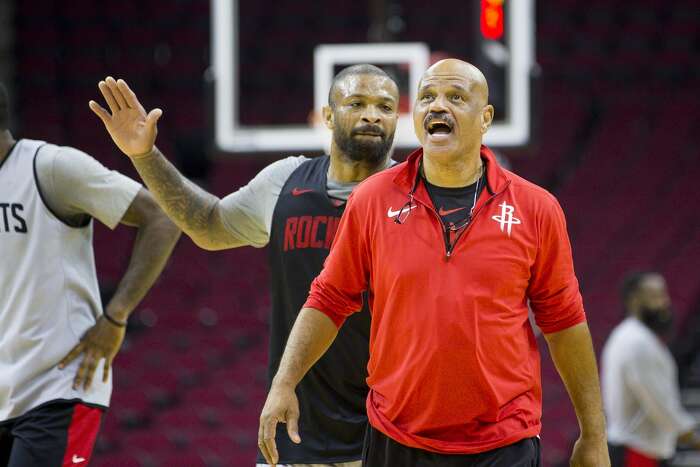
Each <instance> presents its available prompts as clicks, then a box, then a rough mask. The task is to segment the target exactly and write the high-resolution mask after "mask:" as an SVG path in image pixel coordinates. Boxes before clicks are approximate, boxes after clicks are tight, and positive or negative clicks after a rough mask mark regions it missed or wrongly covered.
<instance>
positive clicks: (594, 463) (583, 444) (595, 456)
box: [569, 436, 610, 467]
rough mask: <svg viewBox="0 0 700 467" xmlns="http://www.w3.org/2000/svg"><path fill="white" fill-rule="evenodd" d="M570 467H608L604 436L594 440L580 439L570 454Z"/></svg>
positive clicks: (606, 446)
mask: <svg viewBox="0 0 700 467" xmlns="http://www.w3.org/2000/svg"><path fill="white" fill-rule="evenodd" d="M569 465H571V467H610V456H609V454H608V443H607V442H606V440H605V436H601V437H598V438H595V439H586V438H584V437H580V438H579V439H578V440H577V441H576V444H575V445H574V451H573V453H572V454H571V462H570V464H569Z"/></svg>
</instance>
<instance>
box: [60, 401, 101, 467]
mask: <svg viewBox="0 0 700 467" xmlns="http://www.w3.org/2000/svg"><path fill="white" fill-rule="evenodd" d="M102 413H103V412H102V409H98V408H96V407H88V406H87V405H84V404H75V407H74V408H73V417H72V418H71V421H70V426H69V427H68V441H67V443H66V453H65V455H64V456H63V467H75V466H86V465H88V464H89V463H90V457H91V456H92V448H93V447H94V446H95V440H96V439H97V432H98V431H100V421H101V420H102Z"/></svg>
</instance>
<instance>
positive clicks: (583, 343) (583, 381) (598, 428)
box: [545, 323, 610, 467]
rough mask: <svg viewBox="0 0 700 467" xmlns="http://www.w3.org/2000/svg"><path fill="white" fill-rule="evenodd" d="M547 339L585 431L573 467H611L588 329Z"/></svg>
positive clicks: (574, 329)
mask: <svg viewBox="0 0 700 467" xmlns="http://www.w3.org/2000/svg"><path fill="white" fill-rule="evenodd" d="M545 339H546V340H547V345H548V346H549V352H550V353H551V354H552V360H553V361H554V364H555V365H556V367H557V370H558V371H559V375H560V376H561V379H562V381H564V386H566V390H567V392H568V393H569V397H570V398H571V402H572V403H573V405H574V410H575V411H576V417H577V418H578V423H579V426H580V429H581V436H580V437H579V439H578V441H577V442H576V445H575V446H574V452H573V453H572V455H571V465H572V467H604V466H609V465H610V459H609V457H608V447H607V441H606V436H605V416H604V415H603V404H602V401H601V397H600V383H599V381H598V368H597V366H596V361H595V353H594V352H593V343H592V342H591V334H590V332H589V331H588V325H587V324H586V323H580V324H577V325H575V326H572V327H570V328H567V329H564V330H562V331H558V332H553V333H550V334H545Z"/></svg>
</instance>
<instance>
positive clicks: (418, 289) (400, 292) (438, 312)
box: [259, 60, 610, 467]
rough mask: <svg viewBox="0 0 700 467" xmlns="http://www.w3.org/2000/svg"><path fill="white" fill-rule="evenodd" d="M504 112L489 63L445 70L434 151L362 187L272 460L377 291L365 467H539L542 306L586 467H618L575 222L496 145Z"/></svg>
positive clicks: (431, 129) (429, 98)
mask: <svg viewBox="0 0 700 467" xmlns="http://www.w3.org/2000/svg"><path fill="white" fill-rule="evenodd" d="M493 113H494V110H493V107H492V106H491V105H489V103H488V86H487V84H486V80H485V79H484V76H483V75H482V74H481V72H480V71H479V70H478V69H476V68H475V67H474V66H472V65H470V64H468V63H465V62H462V61H459V60H443V61H440V62H438V63H436V64H435V65H434V66H432V67H431V68H429V69H428V70H427V71H426V72H425V74H424V76H423V78H422V80H421V83H420V88H419V92H418V98H417V101H416V105H415V107H414V124H415V130H416V134H417V136H418V138H419V140H420V142H421V144H422V148H421V149H418V150H417V151H415V152H414V153H413V154H411V155H410V156H409V157H408V159H407V161H406V162H405V163H402V164H398V165H396V166H394V167H393V168H390V169H388V170H385V171H383V172H380V173H378V174H376V175H374V176H372V177H370V178H369V179H367V180H366V181H365V182H364V183H363V184H362V185H360V186H359V187H358V188H357V189H356V190H355V191H354V193H353V195H352V196H351V197H350V199H349V200H348V206H347V208H346V210H345V214H344V216H343V219H342V220H341V223H340V226H339V228H338V233H337V236H336V238H335V242H334V243H333V247H332V249H331V252H330V254H329V256H328V259H327V260H326V263H325V265H324V269H323V271H322V272H321V274H320V275H319V276H318V277H317V278H316V279H315V280H314V282H313V284H312V286H311V292H310V294H309V297H308V299H307V301H306V303H305V305H304V307H303V309H302V310H301V312H300V313H299V317H298V318H297V320H296V323H295V324H294V327H293V328H292V332H291V334H290V336H289V340H288V342H287V346H286V349H285V351H284V354H283V356H282V361H281V363H280V365H279V370H278V372H277V374H276V376H275V378H274V380H273V384H272V387H271V389H270V393H269V395H268V398H267V401H266V403H265V406H264V408H263V411H262V415H261V418H260V423H261V425H260V440H259V444H260V445H261V446H263V454H265V456H266V458H267V459H268V461H269V462H270V463H273V464H274V463H275V462H277V450H276V444H275V438H274V435H275V429H276V425H277V423H280V422H281V423H286V425H287V431H288V433H289V436H290V437H291V438H292V439H294V440H296V441H298V440H299V434H298V432H297V417H298V415H297V414H298V412H297V407H298V404H297V399H296V395H295V392H294V388H295V387H296V385H297V384H298V382H299V381H300V380H301V379H302V377H303V375H304V374H305V373H306V372H307V371H308V370H309V368H310V367H311V366H312V365H313V364H314V362H316V360H318V359H319V358H320V357H321V356H322V355H323V353H324V352H325V350H326V349H327V348H328V347H329V346H330V345H331V343H332V342H333V340H334V338H335V336H336V334H337V332H338V329H339V328H340V327H341V326H342V325H343V323H344V322H345V320H346V319H347V318H348V317H350V316H351V315H352V314H353V313H354V312H355V311H356V310H357V309H359V307H360V304H361V303H362V293H363V292H365V291H368V292H369V293H368V296H369V304H370V309H371V310H372V323H371V330H370V358H369V363H368V372H369V377H368V379H367V382H368V384H369V388H370V390H369V394H368V397H367V414H368V417H369V422H370V426H369V427H368V431H367V434H366V436H365V448H364V453H363V465H365V466H369V467H383V466H386V467H389V466H392V467H395V466H414V465H415V466H417V465H420V466H486V465H488V466H504V467H513V466H537V465H540V445H539V437H538V435H539V432H540V427H541V420H540V416H541V413H542V388H541V381H540V357H539V353H538V350H537V344H536V341H535V337H534V335H533V333H532V328H531V326H530V325H529V322H528V301H529V302H530V305H531V307H532V309H533V311H534V315H535V318H536V320H537V324H538V325H539V327H540V328H541V329H542V331H543V332H544V333H545V336H546V339H547V343H548V344H549V349H550V352H551V354H552V358H553V359H554V361H555V363H556V365H557V368H558V369H559V372H560V374H561V377H562V379H563V380H564V383H565V384H566V387H567V389H568V390H569V393H570V395H571V399H572V401H573V405H574V408H575V409H576V414H577V416H578V419H579V423H580V426H581V437H580V438H579V440H578V441H577V443H576V446H575V448H574V452H573V454H572V457H571V464H572V465H574V466H588V467H594V466H595V467H600V466H607V465H610V463H609V459H608V454H607V447H606V439H605V422H604V417H603V411H602V404H601V400H600V390H599V384H598V377H597V374H598V372H597V368H596V362H595V356H594V353H593V348H592V345H591V338H590V334H589V331H588V327H587V325H586V322H585V320H586V317H585V313H584V310H583V304H582V300H581V295H580V293H579V288H578V281H577V280H576V276H575V274H574V268H573V262H572V256H571V247H570V244H569V239H568V235H567V232H566V226H565V220H564V215H563V213H562V210H561V208H560V206H559V204H558V203H557V201H556V199H555V198H554V196H552V195H551V194H549V193H548V192H547V191H545V190H544V189H542V188H539V187H537V186H535V185H533V184H532V183H530V182H527V181H526V180H523V179H522V178H520V177H518V176H517V175H514V174H513V173H511V172H508V171H507V170H505V169H503V168H501V167H500V166H499V165H498V163H497V162H496V159H495V158H494V156H493V153H492V152H491V151H490V150H489V149H488V148H487V147H486V146H484V145H482V137H483V135H484V134H485V133H486V131H487V130H488V128H489V126H490V125H491V122H492V119H493ZM301 442H302V443H303V442H304V440H303V436H302V438H301Z"/></svg>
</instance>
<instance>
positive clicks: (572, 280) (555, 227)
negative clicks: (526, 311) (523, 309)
mask: <svg viewBox="0 0 700 467" xmlns="http://www.w3.org/2000/svg"><path fill="white" fill-rule="evenodd" d="M548 198H549V199H546V200H545V202H544V203H543V208H542V210H541V214H540V219H539V221H538V232H539V235H538V237H539V238H538V243H539V245H538V251H537V255H536V258H535V262H534V264H533V266H532V269H531V277H530V285H529V287H528V298H529V299H530V306H531V307H532V311H533V313H534V315H535V321H536V322H537V325H538V326H539V327H540V329H542V332H544V333H545V334H549V333H553V332H558V331H562V330H564V329H567V328H569V327H571V326H575V325H576V324H579V323H582V322H584V321H585V320H586V314H585V312H584V310H583V299H582V298H581V293H580V292H579V285H578V280H577V279H576V275H575V273H574V262H573V258H572V255H571V244H570V243H569V235H568V234H567V231H566V220H565V218H564V213H563V211H562V209H561V206H559V203H558V202H557V201H556V199H554V197H553V196H551V195H550V196H549V197H548Z"/></svg>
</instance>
